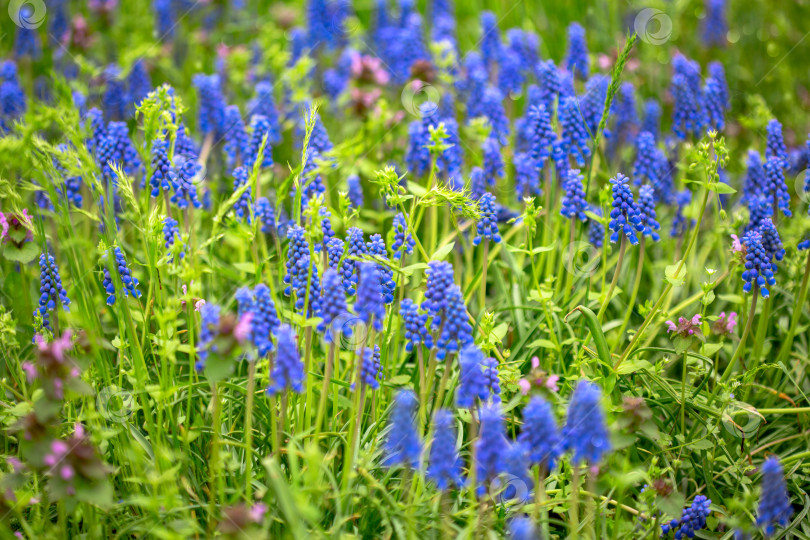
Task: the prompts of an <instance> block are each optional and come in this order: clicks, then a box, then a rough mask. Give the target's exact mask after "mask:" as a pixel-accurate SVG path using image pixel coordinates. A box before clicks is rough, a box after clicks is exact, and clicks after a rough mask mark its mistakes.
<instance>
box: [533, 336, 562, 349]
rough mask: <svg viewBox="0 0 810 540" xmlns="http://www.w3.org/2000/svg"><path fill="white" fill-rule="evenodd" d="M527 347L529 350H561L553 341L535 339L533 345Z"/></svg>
mask: <svg viewBox="0 0 810 540" xmlns="http://www.w3.org/2000/svg"><path fill="white" fill-rule="evenodd" d="M526 347H527V348H529V349H533V348H536V347H540V348H542V349H551V350H554V351H557V350H559V349H558V348H557V346H556V345H555V344H554V343H552V342H551V341H549V340H547V339H535V340H534V341H532V342H531V343H529V344H528V345H526Z"/></svg>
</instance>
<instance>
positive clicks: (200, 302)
mask: <svg viewBox="0 0 810 540" xmlns="http://www.w3.org/2000/svg"><path fill="white" fill-rule="evenodd" d="M204 305H205V300H197V303H196V304H194V311H200V310H201V309H202V307H203V306H204Z"/></svg>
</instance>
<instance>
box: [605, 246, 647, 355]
mask: <svg viewBox="0 0 810 540" xmlns="http://www.w3.org/2000/svg"><path fill="white" fill-rule="evenodd" d="M645 239H646V237H645V236H642V237H641V241H640V243H639V246H638V250H639V251H638V264H637V265H636V280H635V281H634V282H633V292H632V293H631V294H630V303H629V304H628V305H627V312H626V313H625V314H624V321H622V325H621V327H619V333H618V334H617V336H616V343H614V344H613V349H611V353H613V352H616V348H617V347H618V346H619V345H620V344H621V342H622V336H623V335H624V331H625V329H626V328H627V324H628V323H629V322H630V315H632V313H633V308H634V307H635V305H636V297H637V296H638V288H639V286H640V285H641V274H643V270H644V241H645Z"/></svg>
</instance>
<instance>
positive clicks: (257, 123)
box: [242, 114, 274, 169]
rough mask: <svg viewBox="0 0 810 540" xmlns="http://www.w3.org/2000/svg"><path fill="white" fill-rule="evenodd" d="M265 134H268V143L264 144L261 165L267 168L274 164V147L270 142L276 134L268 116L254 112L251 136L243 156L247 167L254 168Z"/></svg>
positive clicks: (251, 120) (251, 122) (251, 121)
mask: <svg viewBox="0 0 810 540" xmlns="http://www.w3.org/2000/svg"><path fill="white" fill-rule="evenodd" d="M265 135H267V143H266V144H265V146H264V155H263V157H262V164H261V167H262V168H265V169H266V168H268V167H272V166H273V147H272V146H271V144H270V142H271V140H272V139H273V137H274V134H273V131H272V128H271V126H270V122H269V120H268V119H267V117H266V116H261V115H255V114H254V115H253V117H252V118H251V119H250V138H249V140H248V145H247V148H245V151H244V152H245V153H244V156H243V158H242V161H243V162H244V164H245V166H246V167H248V168H251V169H252V168H253V165H254V163H256V158H258V157H259V149H260V148H261V146H262V140H263V139H264V137H265Z"/></svg>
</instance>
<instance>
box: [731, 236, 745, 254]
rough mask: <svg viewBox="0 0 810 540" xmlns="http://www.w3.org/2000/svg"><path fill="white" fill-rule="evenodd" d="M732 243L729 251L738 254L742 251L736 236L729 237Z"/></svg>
mask: <svg viewBox="0 0 810 540" xmlns="http://www.w3.org/2000/svg"><path fill="white" fill-rule="evenodd" d="M731 238H732V243H731V251H732V253H739V252H741V251H742V250H743V246H742V243H740V239H739V238H738V237H737V235H736V234H732V235H731Z"/></svg>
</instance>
